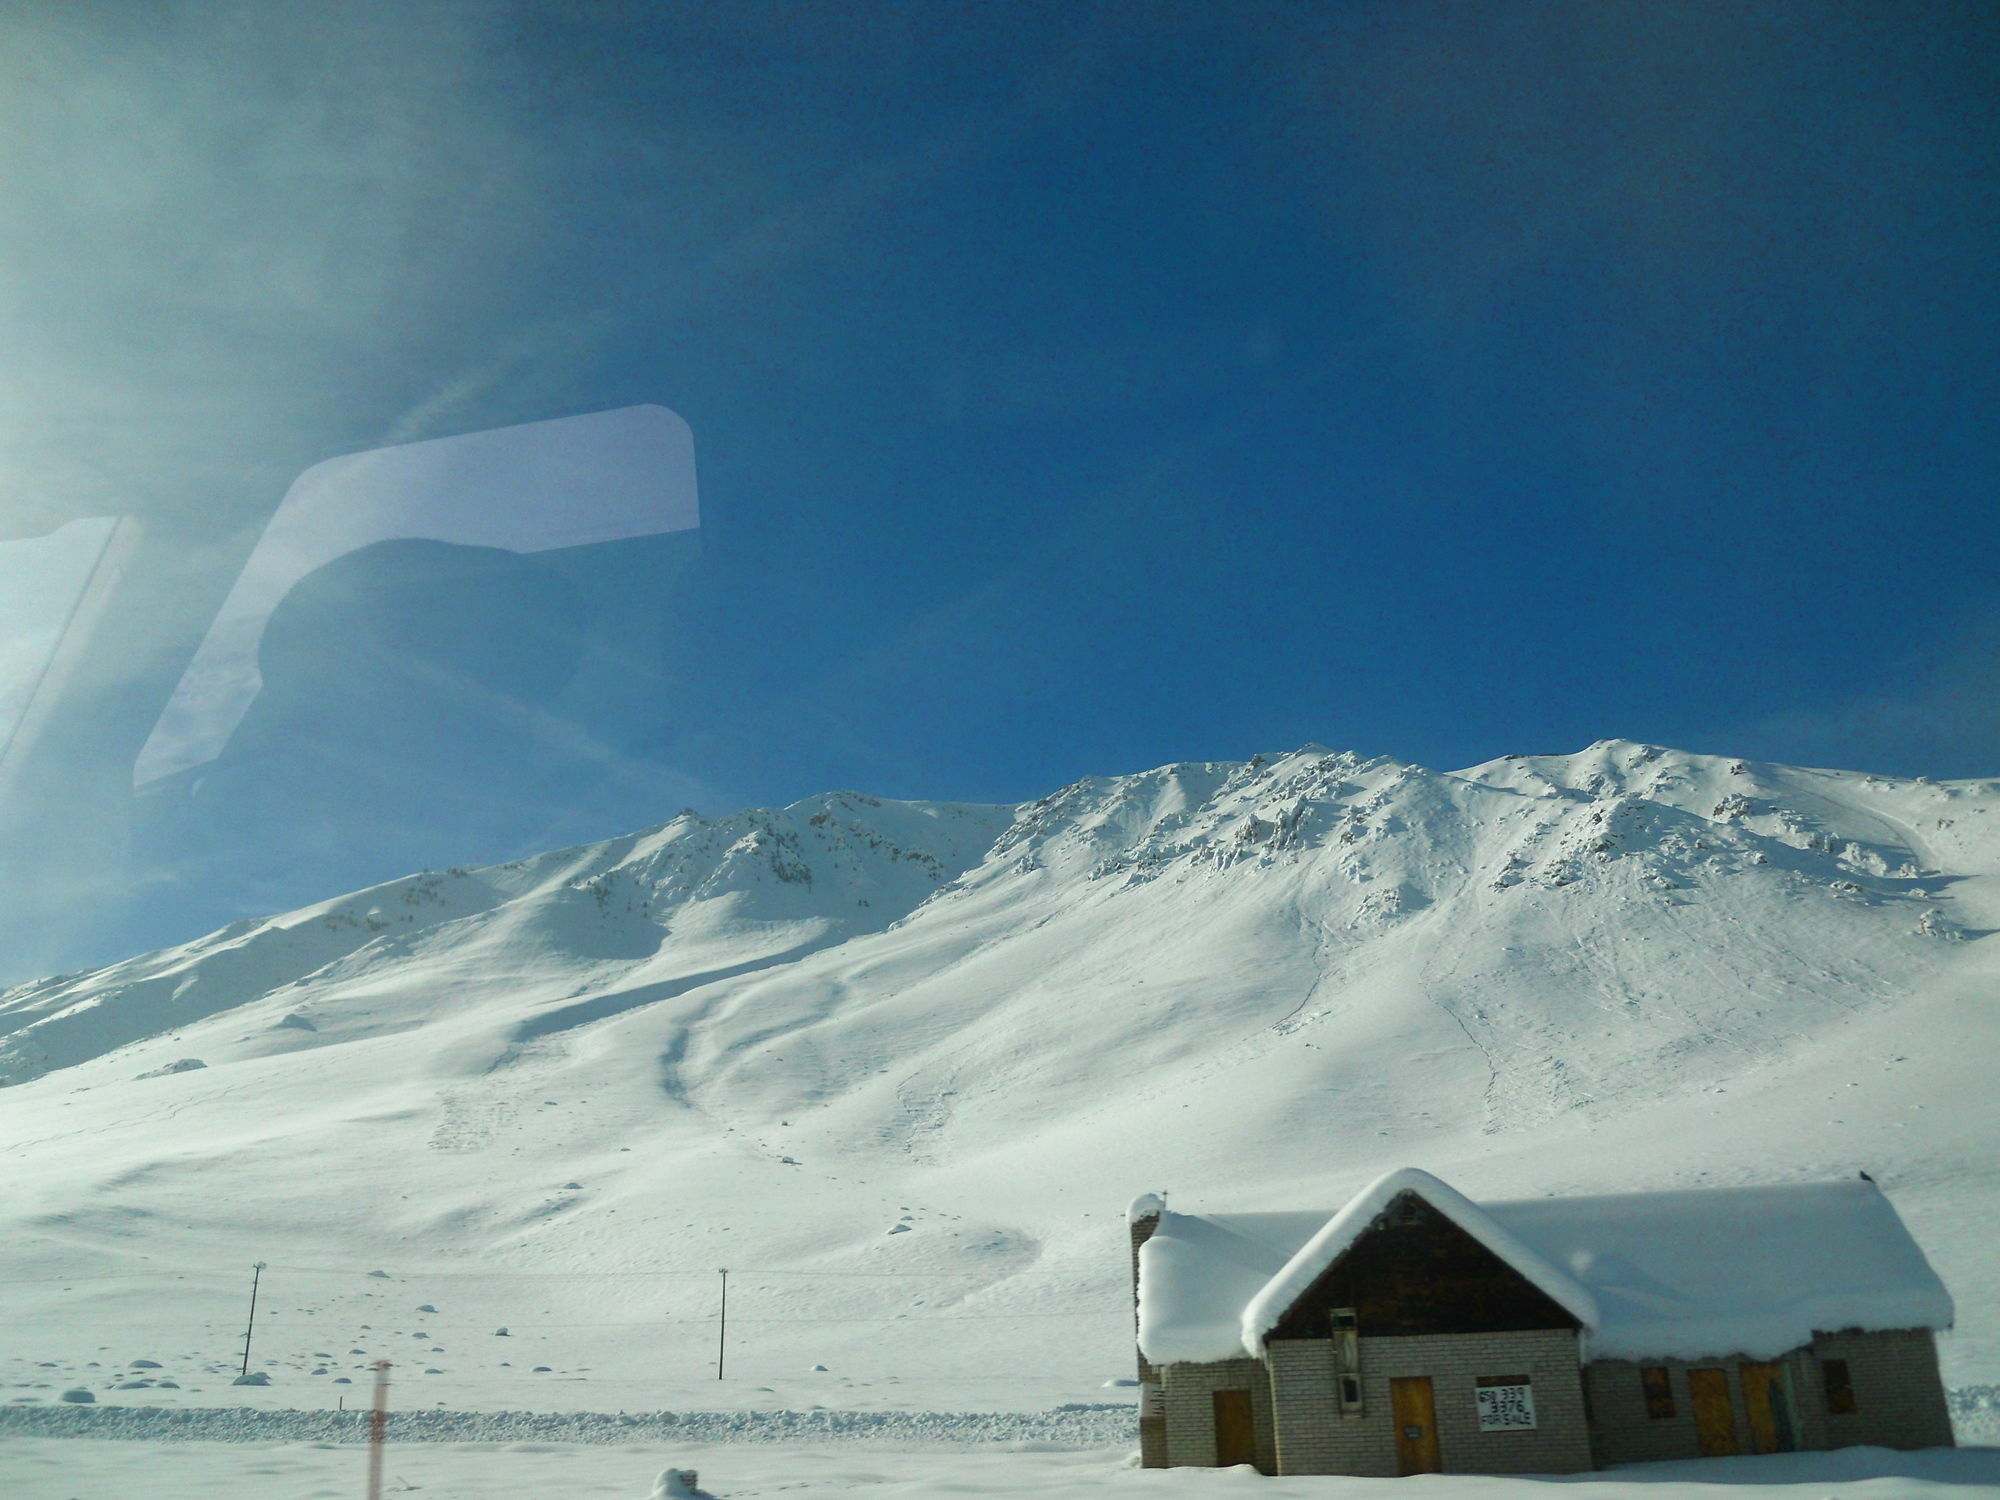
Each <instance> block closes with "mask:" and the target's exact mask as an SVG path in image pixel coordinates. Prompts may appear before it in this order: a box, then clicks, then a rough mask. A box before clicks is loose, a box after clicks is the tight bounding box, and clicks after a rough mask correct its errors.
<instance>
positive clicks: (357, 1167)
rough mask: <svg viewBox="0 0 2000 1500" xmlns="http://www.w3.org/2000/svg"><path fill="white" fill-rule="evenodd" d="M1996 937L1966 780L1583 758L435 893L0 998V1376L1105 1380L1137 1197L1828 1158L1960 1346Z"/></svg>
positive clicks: (1231, 778) (620, 1405) (1266, 1200)
mask: <svg viewBox="0 0 2000 1500" xmlns="http://www.w3.org/2000/svg"><path fill="white" fill-rule="evenodd" d="M1996 928H2000V783H1996V782H1992V781H1980V782H1958V783H1939V784H1931V783H1926V782H1917V781H1906V780H1895V779H1889V778H1880V777H1873V776H1866V775H1862V774H1859V773H1846V772H1833V771H1814V770H1801V769H1796V768H1790V767H1783V766H1771V765H1760V764H1745V763H1742V762H1732V761H1730V760H1727V759H1722V758H1716V757H1708V756H1699V755H1690V754H1685V753H1682V752H1677V751H1671V750H1663V749H1659V748H1656V747H1650V746H1643V745H1636V744H1631V743H1627V742H1619V741H1612V742H1606V743H1604V744H1601V745H1597V746H1593V747H1592V748H1591V749H1589V750H1586V751H1583V752H1580V753H1578V754H1576V755H1569V756H1546V757H1527V758H1511V759H1507V760H1503V761H1497V762H1493V763H1491V764H1489V765H1485V766H1478V767H1473V768H1471V769H1469V770H1466V771H1461V772H1456V773H1440V772H1434V771H1429V770H1425V769H1423V768H1420V767H1413V766H1407V765H1402V764H1399V763H1397V762H1394V761H1389V760H1372V761H1364V760H1361V759H1358V758H1356V757H1353V756H1349V755H1340V754H1334V753H1332V752H1328V751H1324V750H1321V749H1318V748H1316V747H1315V748H1308V749H1306V750H1302V751H1299V752H1296V753H1293V754H1290V755H1284V756H1278V757H1274V758H1270V759H1263V758H1259V759H1257V760H1253V761H1251V762H1244V763H1214V764H1200V765H1183V766H1173V767H1167V768H1163V769H1161V770H1158V771H1153V772H1147V773H1143V774H1140V775H1134V776H1126V777H1115V778H1103V779H1095V780H1090V781H1086V782H1080V783H1078V784H1077V785H1075V786H1072V787H1069V788H1065V789H1064V790H1062V791H1060V792H1058V793H1055V794H1053V795H1051V796H1050V797H1047V798H1044V799H1042V800H1041V801H1039V802H1036V803H1031V804H1028V805H1025V806H1023V807H1021V808H1004V807H1003V808H995V807H978V806H962V805H953V804H929V803H896V802H882V801H878V800H876V799H873V798H869V797H865V796H861V795H859V794H855V793H834V794H829V795H827V796H824V797H817V798H812V799H809V800H807V801H806V802H803V803H800V804H797V805H796V806H794V807H791V808H787V809H783V810H779V811H757V812H750V813H743V814H738V815H735V816H734V817H731V818H726V819H721V820H716V821H713V822H710V821H704V820H702V819H699V818H695V817H692V816H683V817H681V818H679V819H676V820H675V821H674V822H672V823H669V824H667V825H665V826H664V827H662V828H659V829H655V830H652V831H650V832H646V833H642V834H636V835H632V836H628V837H625V838H620V839H614V840H610V841H607V842H605V843H603V844H597V845H591V846H587V847H584V848H579V849H572V850H565V851H560V852H557V853H553V854H549V855H546V856H542V857H540V858H537V859H533V860H528V861H524V862H521V863H519V864H516V865H511V866H506V867H498V868H492V869H481V870H453V871H444V872H435V873H429V874H425V875H420V876H413V877H410V878H408V879H406V880H402V881H397V882H392V883H391V884H389V885H386V886H381V887H377V888H375V889H373V890H370V891H365V892H360V893H357V894H355V895H350V896H344V897H340V898H337V899H334V900H330V901H327V902H324V903H322V904H320V905H318V906H315V907H310V908H307V909H305V910H302V911H299V912H293V913H288V914H286V915H283V916H280V917H275V918H271V919H268V920H261V921H254V922H245V923H241V924H238V925H237V926H235V927H232V928H229V929H225V930H224V931H222V932H220V933H217V934H214V935H212V936H210V937H208V938H204V939H201V940H200V941H198V942H195V943H191V944H188V945H186V946H185V947H182V948H177V949H172V950H167V951H164V952H162V953H158V954H151V955H146V956H143V957H140V958H136V959H133V960H131V961H128V962H126V963H123V964H119V965H115V966H113V967H111V968H108V969H105V970H101V971H98V972H95V973H91V974H85V975H75V976H63V977H59V978H55V979H51V980H47V981H43V982H41V983H39V984H36V985H31V986H25V987H22V988H20V989H17V990H14V991H11V992H8V993H7V994H5V995H4V996H0V1077H4V1078H6V1079H8V1080H10V1082H11V1084H12V1086H10V1087H8V1088H5V1089H4V1090H0V1169H4V1172H5V1174H6V1181H7V1184H8V1190H7V1192H6V1193H5V1194H4V1195H0V1267H4V1270H0V1325H4V1326H5V1329H6V1337H5V1339H4V1340H0V1400H4V1401H7V1402H13V1403H19V1404H22V1405H28V1406H37V1405H45V1404H46V1405H57V1404H60V1398H61V1397H62V1395H63V1393H64V1392H65V1391H68V1390H76V1389H87V1390H88V1391H89V1392H90V1393H91V1394H92V1396H94V1398H95V1404H97V1405H99V1406H108V1405H111V1404H114V1403H116V1404H134V1405H168V1404H177V1405H182V1406H192V1407H199V1406H211V1405H216V1404H224V1403H229V1404H234V1403H241V1404H244V1405H247V1406H251V1407H254V1408H260V1409H262V1408H271V1409H277V1408H301V1409H309V1410H317V1411H332V1410H337V1409H338V1408H339V1407H340V1406H342V1405H352V1404H354V1402H355V1401H356V1400H357V1399H363V1398H365V1392H366V1389H367V1381H368V1373H367V1367H368V1366H369V1365H370V1364H371V1363H372V1362H373V1361H374V1360H376V1359H378V1358H389V1359H391V1360H393V1361H394V1363H395V1379H396V1387H395V1398H396V1402H397V1404H398V1406H399V1407H400V1408H402V1409H411V1408H416V1407H424V1408H429V1409H432V1410H436V1409H439V1408H444V1409H448V1410H454V1411H500V1410H511V1409H524V1408H525V1409H536V1410H545V1411H554V1410H595V1411H600V1412H612V1413H615V1412H617V1411H619V1410H621V1409H622V1410H626V1411H631V1412H652V1411H658V1410H661V1409H678V1410H700V1409H711V1408H739V1409H745V1410H748V1409H765V1410H779V1409H793V1410H810V1409H811V1408H813V1407H815V1406H817V1407H821V1408H824V1409H853V1410H866V1411H897V1410H903V1411H912V1412H917V1411H980V1410H984V1411H1008V1410H1012V1411H1042V1410H1047V1409H1049V1408H1052V1407H1056V1406H1059V1405H1063V1404H1066V1403H1068V1404H1076V1403H1091V1402H1102V1401H1106V1400H1117V1399H1120V1397H1121V1394H1129V1393H1121V1391H1120V1390H1119V1389H1118V1388H1117V1387H1115V1386H1114V1387H1110V1388H1107V1387H1106V1382H1107V1381H1115V1380H1117V1379H1120V1378H1124V1377H1129V1375H1130V1374H1131V1333H1132V1323H1131V1307H1130V1301H1129V1287H1128V1286H1127V1282H1126V1275H1127V1271H1126V1251H1125V1243H1124V1242H1125V1226H1124V1220H1123V1212H1122V1211H1123V1208H1124V1205H1125V1204H1126V1202H1127V1201H1129V1199H1130V1198H1131V1197H1132V1196H1133V1195H1134V1194H1135V1193H1137V1192H1140V1191H1143V1190H1166V1191H1168V1192H1169V1193H1170V1195H1171V1198H1172V1201H1173V1202H1174V1203H1175V1204H1176V1205H1178V1206H1181V1207H1185V1208H1189V1209H1216V1210H1269V1209H1285V1208H1327V1209H1331V1208H1333V1207H1336V1206H1338V1205H1339V1204H1340V1203H1342V1202H1343V1201H1345V1200H1346V1198H1347V1197H1348V1196H1350V1195H1351V1194H1352V1193H1353V1192H1354V1191H1355V1190H1356V1189H1358V1188H1359V1187H1360V1186H1361V1185H1362V1184H1363V1183H1365V1182H1367V1181H1368V1180H1370V1179H1371V1178H1373V1177H1374V1176H1376V1175H1377V1174H1379V1173H1380V1172H1382V1171H1385V1170H1388V1169H1391V1168H1395V1167H1399V1166H1404V1165H1414V1166H1420V1167H1424V1168H1427V1169H1429V1170H1431V1171H1434V1172H1436V1173H1438V1174H1439V1175H1440V1176H1442V1177H1444V1178H1445V1179H1446V1180H1447V1181H1449V1182H1451V1183H1452V1184H1453V1185H1454V1186H1456V1187H1459V1188H1461V1189H1462V1190H1463V1191H1465V1192H1466V1193H1467V1194H1469V1195H1470V1196H1472V1197H1473V1198H1475V1199H1486V1198H1501V1197H1510V1198H1511V1197H1532V1196H1536V1195H1540V1194H1545V1193H1570V1192H1585V1191H1593V1192H1604V1191H1617V1190H1632V1189H1646V1188H1670V1187H1690V1186H1701V1185H1705V1184H1738V1183H1762V1182H1779V1181H1797V1180H1809V1179H1815V1178H1844V1177H1849V1176H1851V1175H1852V1174H1853V1173H1854V1172H1856V1171H1857V1170H1860V1169H1862V1168H1866V1169H1867V1170H1868V1171H1869V1172H1870V1173H1871V1174H1872V1175H1873V1176H1874V1177H1875V1178H1876V1179H1877V1180H1878V1181H1880V1182H1881V1183H1882V1185H1883V1186H1884V1188H1885V1189H1886V1190H1887V1191H1888V1193H1889V1194H1890V1196H1891V1199H1892V1201H1893V1202H1894V1203H1895V1205H1896V1207H1897V1208H1898V1210H1899V1211H1900V1212H1901V1213H1902V1214H1903V1216H1904V1217H1905V1219H1906V1220H1907V1222H1908V1223H1909V1225H1910V1227H1911V1229H1912V1231H1913V1232H1914V1233H1915V1235H1916V1237H1917V1239H1918V1241H1919V1242H1920V1243H1921V1244H1922V1245H1923V1246H1924V1248H1925V1249H1926V1251H1927V1252H1928V1253H1929V1255H1930V1257H1931V1259H1932V1261H1933V1263H1934V1264H1935V1265H1936V1266H1937V1268H1938V1270H1939V1271H1940V1273H1941V1274H1942V1275H1943V1277H1944V1279H1945V1281H1946V1283H1947V1285H1948V1286H1949V1287H1950V1288H1951V1289H1952V1291H1953V1292H1954V1294H1955V1295H1956V1297H1957V1301H1958V1307H1959V1315H1960V1316H1959V1326H1958V1329H1957V1331H1956V1332H1954V1333H1952V1334H1950V1335H1948V1336H1947V1337H1946V1338H1945V1340H1944V1342H1943V1350H1944V1358H1945V1369H1946V1376H1947V1380H1948V1382H1949V1383H1951V1384H1953V1385H1955V1386H1960V1387H1968V1388H1969V1387H1972V1386H1975V1385H1980V1384H1990V1383H1992V1382H1994V1381H1996V1380H2000V1317H1996V1315H1995V1309H1994V1305H1993V1295H1992V1290H1991V1289H1992V1288H1993V1286H1994V1285H1995V1282H1996V1279H2000V1109H1996V1108H1995V1107H1994V1105H1993V1099H1994V1097H1995V1091H1994V1087H1993V1083H1992V1080H1993V1079H1994V1078H1995V1077H1996V1076H2000V947H1996V945H1995V943H1994V942H1993V940H1992V939H1991V938H1990V937H1988V936H1987V934H1989V933H1990V932H1992V931H1993V930H1994V929H1996ZM196 1063H199V1066H196V1065H194V1064H196ZM256 1261H263V1262H266V1263H267V1269H266V1270H265V1271H264V1272H263V1276H262V1282H261V1286H260V1290H259V1310H258V1321H257V1335H256V1340H255V1343H254V1346H253V1348H252V1350H251V1368H252V1369H253V1370H259V1371H262V1372H264V1373H265V1374H266V1375H267V1376H268V1378H269V1380H270V1384H268V1385H265V1386H254V1387H240V1386H233V1385H231V1384H230V1383H229V1382H230V1379H231V1378H232V1377H233V1376H234V1375H235V1374H236V1372H237V1370H238V1369H239V1368H240V1359H241V1334H242V1326H243V1322H244V1317H245V1312H246V1309H247V1303H248V1299H249V1293H250V1280H251V1272H250V1268H251V1264H252V1262H256ZM724 1266H726V1267H728V1268H729V1269H730V1276H729V1331H728V1338H727V1364H726V1370H725V1377H726V1378H724V1379H723V1380H720V1381H718V1380H717V1379H716V1378H715V1375H716V1368H715V1360H716V1354H717V1343H718V1337H717V1336H718V1332H719V1329H718V1326H717V1323H718V1317H717V1315H718V1312H719V1302H720V1290H721V1288H720V1281H721V1278H720V1277H719V1276H718V1274H717V1271H718V1268H720V1267H724ZM378 1272H379V1273H381V1274H376V1273H378ZM503 1327H504V1328H506V1329H507V1332H506V1333H505V1334H504V1335H503V1334H501V1333H499V1332H498V1330H499V1329H501V1328H503ZM138 1361H152V1362H153V1363H150V1364H140V1363H137V1362H138ZM23 1441H27V1440H23ZM33 1441H34V1442H40V1441H43V1440H40V1439H35V1440H33ZM302 1461H303V1462H312V1461H313V1460H310V1459H305V1460H302ZM912 1482H914V1481H912ZM1052 1482H1053V1481H1052ZM1062 1482H1064V1483H1067V1482H1069V1481H1068V1480H1063V1481H1062ZM1077 1482H1079V1483H1082V1482H1084V1481H1082V1480H1079V1481H1077ZM1088 1482H1090V1483H1093V1484H1094V1483H1098V1482H1099V1480H1098V1479H1096V1478H1093V1479H1091V1480H1089V1481H1088ZM1102 1482H1104V1483H1125V1482H1128V1481H1124V1480H1114V1479H1104V1480H1103V1481H1102ZM1130 1482H1140V1481H1130ZM1145 1482H1149V1483H1150V1482H1152V1481H1145ZM1161 1482H1165V1481H1161ZM1218 1482H1222V1483H1226V1482H1228V1480H1227V1479H1226V1477H1225V1479H1223V1480H1221V1481H1218ZM643 1489H644V1486H643V1485H640V1486H638V1488H637V1489H636V1490H635V1491H634V1492H635V1493H643ZM610 1492H611V1493H616V1492H617V1491H615V1490H614V1491H610ZM1315 1493H1321V1492H1320V1491H1315Z"/></svg>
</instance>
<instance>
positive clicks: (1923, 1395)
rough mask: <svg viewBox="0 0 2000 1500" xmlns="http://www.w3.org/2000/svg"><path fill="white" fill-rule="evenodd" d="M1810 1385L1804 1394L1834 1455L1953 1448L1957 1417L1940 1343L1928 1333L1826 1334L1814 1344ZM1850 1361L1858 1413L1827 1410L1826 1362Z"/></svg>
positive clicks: (1804, 1402) (1914, 1330)
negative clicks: (1857, 1448)
mask: <svg viewBox="0 0 2000 1500" xmlns="http://www.w3.org/2000/svg"><path fill="white" fill-rule="evenodd" d="M1812 1354H1813V1358H1812V1359H1810V1360H1807V1361H1806V1363H1807V1365H1809V1366H1810V1369H1811V1374H1810V1384H1809V1385H1805V1386H1802V1388H1801V1390H1800V1402H1799V1404H1800V1405H1801V1406H1808V1405H1809V1406H1810V1407H1812V1408H1813V1410H1814V1412H1815V1413H1816V1414H1817V1416H1818V1419H1819V1421H1820V1423H1821V1424H1822V1426H1823V1430H1824V1432H1825V1436H1824V1438H1823V1439H1822V1440H1821V1441H1822V1443H1823V1445H1824V1446H1826V1447H1829V1448H1849V1447H1853V1446H1854V1445H1856V1444H1860V1443H1865V1444H1868V1445H1869V1446H1871V1447H1876V1448H1949V1447H1951V1446H1952V1433H1951V1410H1950V1408H1949V1407H1947V1406H1946V1405H1945V1399H1944V1378H1943V1376H1942V1375H1940V1374H1939V1372H1938V1360H1937V1339H1936V1337H1935V1336H1934V1335H1933V1334H1932V1333H1931V1331H1930V1330H1929V1329H1928V1328H1901V1329H1896V1330H1893V1331H1891V1332H1887V1333H1823V1334H1821V1335H1820V1336H1819V1337H1818V1338H1815V1339H1814V1340H1813V1342H1812ZM1822 1359H1844V1360H1846V1361H1847V1371H1848V1378H1849V1380H1850V1382H1851V1383H1852V1385H1853V1387H1854V1410H1853V1411H1851V1412H1846V1413H1835V1412H1829V1411H1827V1409H1826V1390H1825V1386H1824V1385H1823V1384H1822V1383H1821V1380H1820V1368H1819V1361H1820V1360H1822Z"/></svg>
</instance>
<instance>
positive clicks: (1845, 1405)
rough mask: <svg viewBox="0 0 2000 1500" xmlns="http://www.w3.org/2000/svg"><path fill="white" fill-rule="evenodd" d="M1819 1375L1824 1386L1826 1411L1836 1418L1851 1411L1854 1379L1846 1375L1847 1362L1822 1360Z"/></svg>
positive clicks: (1853, 1406)
mask: <svg viewBox="0 0 2000 1500" xmlns="http://www.w3.org/2000/svg"><path fill="white" fill-rule="evenodd" d="M1819 1374H1820V1380H1821V1381H1822V1382H1823V1383H1824V1384H1825V1386H1826V1409H1827V1410H1828V1411H1829V1412H1831V1413H1832V1414H1833V1415H1834V1416H1836V1417H1839V1416H1845V1415H1846V1414H1847V1413H1848V1412H1851V1411H1853V1410H1854V1409H1855V1401H1854V1379H1853V1377H1852V1376H1851V1375H1849V1374H1848V1371H1847V1361H1846V1360H1844V1359H1823V1360H1821V1361H1820V1362H1819Z"/></svg>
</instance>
